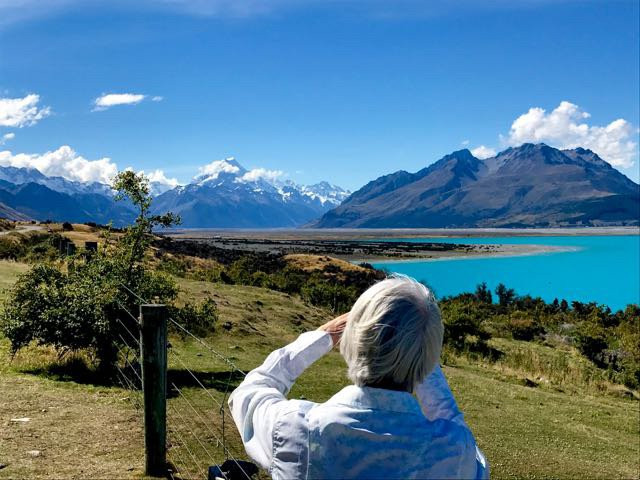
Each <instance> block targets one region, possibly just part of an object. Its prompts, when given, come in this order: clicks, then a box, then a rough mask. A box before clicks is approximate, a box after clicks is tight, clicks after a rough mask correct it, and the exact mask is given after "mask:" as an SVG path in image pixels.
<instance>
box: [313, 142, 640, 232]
mask: <svg viewBox="0 0 640 480" xmlns="http://www.w3.org/2000/svg"><path fill="white" fill-rule="evenodd" d="M400 175H401V177H396V176H400ZM389 178H402V179H403V181H402V182H398V183H397V185H391V186H389V182H388V180H387V179H389ZM380 182H381V183H380ZM378 184H383V185H385V188H380V189H379V190H378V191H375V190H374V189H372V188H371V186H372V185H378ZM638 188H639V187H638V185H637V184H635V183H634V182H632V181H631V180H629V179H628V178H627V177H625V176H624V175H622V174H621V173H620V172H618V171H617V170H616V169H614V168H613V167H611V165H609V164H608V163H607V162H605V161H604V160H602V159H601V158H600V157H598V156H597V155H596V154H595V153H593V152H591V151H590V150H585V149H581V148H579V149H575V150H566V151H561V150H558V149H555V148H552V147H549V146H547V145H544V144H538V145H533V144H524V145H522V146H520V147H517V148H509V149H507V150H505V151H503V152H501V153H499V154H498V155H496V156H495V157H493V158H489V159H486V160H480V159H478V158H475V157H474V156H473V155H472V154H471V152H469V151H468V150H461V151H458V152H454V153H452V154H451V155H447V156H445V157H444V158H442V159H440V160H438V161H437V162H435V163H434V164H433V165H430V166H429V167H427V168H425V169H423V170H421V171H419V172H417V173H415V174H409V173H406V172H397V173H396V174H392V175H387V176H385V177H381V178H380V179H378V180H375V181H373V182H370V183H369V184H368V185H367V186H365V187H364V188H363V189H361V190H360V191H357V192H355V193H354V194H352V195H351V197H349V198H348V199H347V200H345V202H343V203H342V205H340V206H339V207H337V208H335V209H334V210H332V211H330V212H328V213H326V214H325V215H324V216H323V217H322V218H321V219H320V220H319V221H318V222H316V223H315V224H314V225H313V226H317V227H351V228H353V227H368V228H409V227H432V228H434V227H498V226H562V225H603V224H637V223H638V219H639V208H640V200H639V191H638ZM362 190H365V193H364V194H362V193H361V192H362ZM358 200H360V201H358Z"/></svg>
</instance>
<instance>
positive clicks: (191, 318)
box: [169, 298, 218, 337]
mask: <svg viewBox="0 0 640 480" xmlns="http://www.w3.org/2000/svg"><path fill="white" fill-rule="evenodd" d="M170 313H171V317H172V318H173V319H174V320H175V321H176V322H178V323H179V324H180V325H182V326H183V327H184V328H186V329H187V330H189V331H190V332H191V333H193V334H194V335H196V336H198V337H206V336H207V335H210V334H212V333H213V332H214V330H215V325H216V323H217V321H218V306H217V305H216V302H215V301H213V300H212V299H210V298H208V299H206V300H205V301H203V302H202V303H200V304H199V305H194V304H192V303H187V304H185V305H184V307H182V308H176V307H171V308H170ZM169 326H170V328H171V330H172V331H174V332H175V333H178V334H180V335H181V336H183V337H184V336H186V333H185V332H184V330H182V329H179V328H177V327H176V326H175V325H174V324H173V323H170V324H169Z"/></svg>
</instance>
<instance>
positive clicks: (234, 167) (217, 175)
mask: <svg viewBox="0 0 640 480" xmlns="http://www.w3.org/2000/svg"><path fill="white" fill-rule="evenodd" d="M246 173H247V170H246V169H245V168H244V167H243V166H242V165H240V164H239V163H238V162H237V161H236V159H235V158H234V157H228V158H225V159H224V160H214V161H213V162H211V163H209V164H207V165H205V166H204V167H200V169H199V173H198V175H197V176H196V177H195V178H194V180H195V182H194V183H197V184H199V185H203V184H205V183H208V182H211V181H213V180H218V179H219V180H222V181H224V180H235V179H237V178H240V177H242V176H243V175H244V174H246Z"/></svg>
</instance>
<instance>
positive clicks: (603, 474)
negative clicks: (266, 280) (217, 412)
mask: <svg viewBox="0 0 640 480" xmlns="http://www.w3.org/2000/svg"><path fill="white" fill-rule="evenodd" d="M181 287H182V290H183V293H182V297H183V298H185V299H186V298H192V299H193V298H204V297H205V296H207V295H217V297H215V296H214V297H213V298H214V299H216V301H218V304H219V309H220V314H221V315H220V316H221V319H222V320H221V321H227V320H228V319H231V322H232V324H233V325H232V327H231V330H229V331H226V330H222V329H219V331H218V333H217V334H216V335H215V336H213V337H212V338H210V339H207V341H208V342H210V343H211V344H212V345H213V346H214V348H216V349H218V350H220V351H221V352H223V353H224V354H226V355H229V356H231V357H233V358H235V359H236V360H235V361H236V362H237V363H238V366H239V367H240V368H244V369H250V368H251V367H253V366H256V365H258V364H259V363H260V362H261V361H262V360H263V359H264V357H265V356H266V355H267V354H268V353H269V352H270V351H272V350H273V349H274V348H277V347H280V346H282V345H284V344H286V343H287V342H289V341H291V340H292V339H293V338H295V336H296V335H297V334H298V332H300V331H305V330H308V329H310V328H316V327H317V326H318V325H320V324H321V323H323V322H324V321H325V320H326V319H327V318H328V316H327V314H326V313H324V312H323V311H322V310H319V309H314V308H310V307H308V306H306V305H305V304H303V303H301V302H300V301H299V300H297V299H295V298H288V297H287V296H286V295H283V294H280V293H277V292H271V291H265V290H263V289H258V288H252V287H237V286H228V285H211V284H206V283H201V282H194V281H181ZM256 301H260V302H262V303H263V304H264V306H263V307H261V308H260V311H259V312H258V311H256V308H255V305H256ZM300 316H302V317H304V320H303V323H302V324H301V325H295V324H294V323H292V319H297V318H299V317H300ZM248 324H251V325H252V326H251V327H247V325H248ZM254 328H255V330H254ZM258 332H259V333H258ZM174 344H175V351H176V352H179V354H180V355H181V356H182V360H183V361H184V362H185V363H186V364H187V365H193V368H194V369H198V370H199V371H202V372H226V371H228V368H226V367H225V366H224V365H223V364H221V363H220V362H217V361H216V360H215V359H212V358H211V356H209V355H207V353H206V350H204V349H203V348H202V347H201V346H199V345H198V344H196V343H195V342H186V343H182V342H179V341H174ZM494 346H495V347H496V348H499V349H500V350H501V351H503V352H505V355H504V357H503V358H502V359H501V360H500V361H498V362H496V363H494V364H490V363H485V362H475V361H472V360H469V359H468V358H466V357H455V356H452V355H449V356H448V365H447V366H446V367H445V373H446V375H447V377H448V379H449V381H450V383H451V387H452V389H453V391H454V393H455V395H456V399H457V400H458V402H459V404H460V406H461V408H462V410H463V411H464V412H465V417H466V420H467V422H468V424H469V426H470V427H471V429H472V430H473V432H474V434H475V436H476V438H477V440H478V443H479V445H480V447H481V448H482V449H483V450H484V451H485V453H486V455H487V458H488V459H489V461H490V463H491V466H492V477H494V478H523V477H526V478H542V477H547V478H548V477H554V478H637V477H638V475H639V467H640V460H639V458H640V445H639V441H638V438H639V437H638V436H639V434H640V430H639V422H638V421H639V419H640V418H639V412H638V402H637V400H633V399H625V398H617V397H615V396H612V395H605V394H604V393H605V392H607V391H608V390H607V387H606V385H607V383H606V382H605V381H604V380H603V378H601V376H600V375H599V371H598V370H597V369H595V367H593V366H592V365H591V364H590V363H589V362H588V361H586V360H584V359H583V358H582V357H580V356H579V355H576V353H575V352H574V351H571V350H566V351H563V350H557V349H555V348H551V347H548V346H544V345H539V344H534V343H528V342H517V341H513V340H506V339H495V340H494ZM198 354H200V355H201V356H198ZM558 369H561V371H557V370H558ZM525 378H527V379H530V380H532V381H533V382H534V384H537V387H527V386H524V385H522V383H523V381H524V379H525ZM347 384H348V381H347V379H346V376H345V365H344V361H343V360H342V358H341V356H340V355H339V353H337V352H332V353H331V354H329V355H327V356H326V357H325V358H323V359H321V360H320V361H318V362H317V363H316V364H315V365H313V366H312V367H311V368H310V369H309V370H308V371H307V372H305V373H304V374H303V375H302V376H301V377H300V378H299V380H298V382H296V384H295V386H294V388H293V389H292V391H291V394H290V397H291V398H301V397H304V398H307V399H310V400H313V401H318V402H322V401H324V400H326V399H328V398H329V397H331V396H332V395H333V394H334V393H336V392H337V391H338V390H339V389H340V388H342V387H343V386H345V385H347ZM219 388H221V387H219ZM216 392H217V393H218V394H220V393H221V392H220V391H219V390H216ZM191 394H192V395H194V396H195V397H197V396H198V395H200V394H199V393H198V392H197V389H193V390H192V391H191ZM197 401H200V402H201V403H204V404H206V403H207V401H206V399H205V398H199V399H198V400H197ZM234 434H235V431H234ZM232 443H233V445H235V446H238V445H239V440H238V439H237V438H234V440H233V442H232ZM194 448H195V447H194Z"/></svg>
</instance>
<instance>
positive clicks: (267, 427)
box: [229, 331, 489, 479]
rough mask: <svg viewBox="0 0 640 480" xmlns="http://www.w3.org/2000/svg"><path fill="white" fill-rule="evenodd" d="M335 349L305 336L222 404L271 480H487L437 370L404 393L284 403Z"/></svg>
mask: <svg viewBox="0 0 640 480" xmlns="http://www.w3.org/2000/svg"><path fill="white" fill-rule="evenodd" d="M332 347H333V344H332V341H331V336H330V335H329V334H328V333H326V332H323V331H313V332H307V333H303V334H302V335H300V337H298V339H297V340H296V341H294V342H293V343H291V344H290V345H287V346H286V347H283V348H281V349H279V350H276V351H275V352H273V353H271V354H270V355H269V356H268V357H267V359H266V360H265V362H264V363H263V364H262V365H261V366H259V367H258V368H256V369H255V370H252V371H251V372H249V374H248V375H247V376H246V378H245V380H244V381H243V382H242V383H241V384H240V385H239V386H238V388H237V389H236V390H235V391H234V392H233V394H232V395H231V397H230V398H229V406H230V408H231V413H232V415H233V419H234V421H235V423H236V425H237V427H238V431H239V432H240V436H241V437H242V441H243V443H244V446H245V449H246V451H247V454H248V455H249V456H250V457H251V458H252V459H253V460H254V461H255V462H256V463H257V464H258V465H260V466H261V467H262V468H264V469H266V470H268V471H269V473H270V474H271V476H272V478H275V479H294V478H295V479H315V478H336V479H337V478H341V479H342V478H367V479H369V478H403V479H404V478H415V479H426V478H438V479H440V478H469V479H481V478H488V475H489V467H488V465H487V463H486V461H485V458H484V456H483V454H482V452H481V451H480V450H479V449H478V448H477V446H476V442H475V440H474V438H473V434H472V433H471V431H470V430H469V427H467V425H466V424H465V422H464V420H463V415H462V413H461V412H460V410H459V409H458V406H457V404H456V401H455V399H454V398H453V394H452V393H451V390H450V388H449V385H448V384H447V381H446V379H445V377H444V375H443V373H442V370H441V369H440V367H439V366H438V367H436V368H435V369H434V371H433V372H432V373H431V374H430V375H429V376H427V378H426V379H425V380H424V381H423V382H422V383H421V384H420V385H419V386H418V388H417V389H416V392H415V393H416V397H417V400H416V397H414V396H413V395H411V394H410V393H407V392H398V391H393V390H385V389H379V388H369V387H357V386H354V385H351V386H348V387H345V388H344V389H342V390H341V391H340V392H338V393H337V394H336V395H334V396H333V397H332V398H330V399H329V400H328V401H327V402H325V403H320V404H318V403H313V402H309V401H306V400H287V398H286V395H287V394H288V392H289V390H290V389H291V386H292V385H293V383H294V382H295V380H296V378H298V377H299V376H300V375H301V374H302V372H304V370H305V369H306V368H307V367H309V366H310V365H311V364H312V363H313V362H315V361H316V360H318V359H319V358H320V357H322V356H323V355H325V354H326V353H327V352H329V351H330V350H331V348H332Z"/></svg>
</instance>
